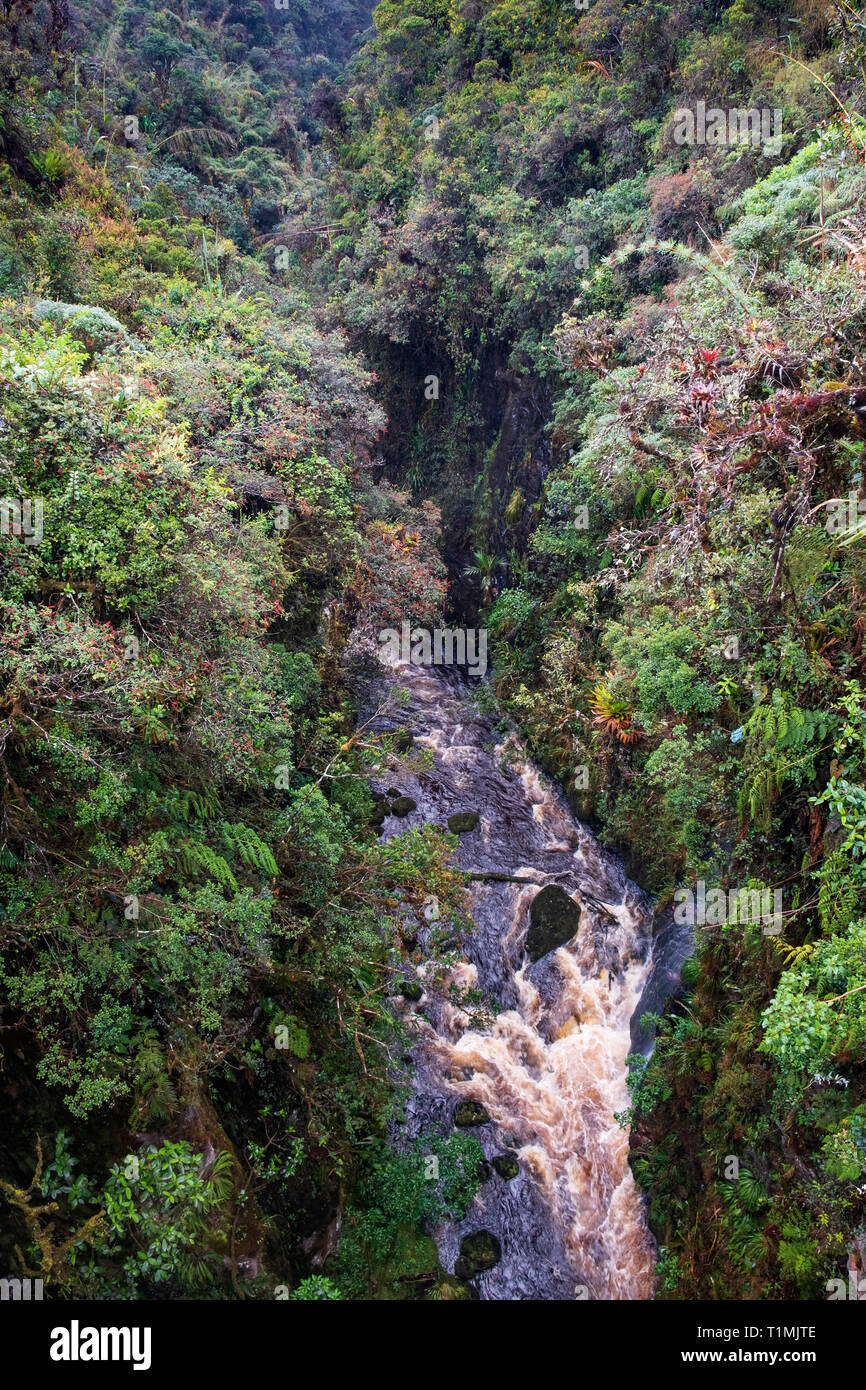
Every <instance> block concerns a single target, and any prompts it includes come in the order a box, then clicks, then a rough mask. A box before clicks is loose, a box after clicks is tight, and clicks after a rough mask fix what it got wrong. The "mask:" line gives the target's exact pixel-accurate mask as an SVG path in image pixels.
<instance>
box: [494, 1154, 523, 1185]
mask: <svg viewBox="0 0 866 1390" xmlns="http://www.w3.org/2000/svg"><path fill="white" fill-rule="evenodd" d="M493 1167H494V1168H495V1169H496V1171H497V1173H498V1174H499V1176H500V1178H504V1179H505V1181H506V1182H511V1179H512V1178H516V1177H517V1174H518V1173H519V1172H520V1164H519V1163H518V1162H517V1159H516V1158H515V1157H514V1154H497V1155H496V1157H495V1158H494V1159H493Z"/></svg>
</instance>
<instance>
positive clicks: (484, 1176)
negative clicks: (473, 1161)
mask: <svg viewBox="0 0 866 1390" xmlns="http://www.w3.org/2000/svg"><path fill="white" fill-rule="evenodd" d="M475 1171H476V1173H477V1174H478V1181H479V1182H482V1183H483V1182H489V1181H490V1179H491V1178H492V1177H493V1169H492V1168H491V1167H490V1164H489V1163H488V1162H487V1159H486V1158H479V1160H478V1166H477V1168H476V1169H475Z"/></svg>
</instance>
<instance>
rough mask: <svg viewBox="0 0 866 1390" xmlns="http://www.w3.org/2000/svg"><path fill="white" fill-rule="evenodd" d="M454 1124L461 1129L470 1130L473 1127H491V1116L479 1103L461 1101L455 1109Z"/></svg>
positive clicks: (475, 1101)
mask: <svg viewBox="0 0 866 1390" xmlns="http://www.w3.org/2000/svg"><path fill="white" fill-rule="evenodd" d="M454 1123H455V1125H458V1126H459V1128H460V1129H468V1128H469V1127H470V1126H471V1125H489V1124H490V1116H489V1115H488V1113H487V1111H486V1110H485V1109H484V1106H483V1105H482V1104H481V1103H480V1102H479V1101H477V1100H461V1101H460V1104H459V1105H457V1106H455V1108H454Z"/></svg>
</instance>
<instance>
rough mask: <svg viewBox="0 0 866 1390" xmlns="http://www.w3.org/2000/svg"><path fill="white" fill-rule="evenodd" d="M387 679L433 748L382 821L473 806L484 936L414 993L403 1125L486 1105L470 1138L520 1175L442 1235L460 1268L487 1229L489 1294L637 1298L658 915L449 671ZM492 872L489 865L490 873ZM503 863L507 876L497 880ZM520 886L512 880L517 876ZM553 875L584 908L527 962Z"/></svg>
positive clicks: (426, 1125) (398, 822)
mask: <svg viewBox="0 0 866 1390" xmlns="http://www.w3.org/2000/svg"><path fill="white" fill-rule="evenodd" d="M387 680H388V682H389V683H391V684H394V685H397V686H399V687H402V688H404V689H405V688H408V690H409V692H410V700H409V703H408V704H407V705H405V706H403V707H401V708H400V709H399V713H398V714H396V715H386V716H383V718H382V721H381V725H380V727H400V728H406V729H410V730H411V732H412V734H413V749H414V751H416V752H417V751H419V750H421V749H430V750H431V751H432V754H433V764H432V767H430V768H429V770H425V771H422V772H420V773H419V772H417V771H411V770H409V768H407V767H402V766H401V767H399V768H394V769H392V770H389V771H388V772H387V773H386V774H383V778H382V780H381V781H380V782H377V783H376V784H374V785H375V790H377V791H382V792H383V793H385V792H387V790H388V789H389V788H390V789H391V790H392V791H393V790H398V791H399V792H400V793H401V795H404V796H409V797H411V798H412V799H413V800H414V801H415V802H416V803H417V808H416V810H414V811H412V812H411V813H410V814H409V816H408V817H405V818H397V817H395V816H390V815H389V816H388V818H387V819H386V821H385V824H384V826H383V835H384V836H385V837H388V836H391V835H394V834H398V833H399V832H400V831H401V830H404V829H406V828H407V827H408V826H411V825H418V824H423V823H425V822H433V823H435V824H437V825H444V824H445V822H446V820H447V818H448V817H449V816H451V815H453V814H454V813H456V812H466V811H468V812H475V813H477V814H478V816H479V821H478V825H477V827H476V828H475V829H473V830H471V831H470V832H468V833H465V834H462V835H461V836H460V837H459V844H458V850H457V860H458V863H459V865H460V867H461V868H463V869H466V870H469V871H471V872H472V873H473V874H475V875H478V877H476V878H474V879H473V881H472V883H471V888H470V891H471V898H472V911H473V917H474V920H475V923H476V928H477V929H476V930H475V931H474V932H473V933H472V934H471V935H469V936H468V937H467V938H466V939H465V940H464V941H463V942H461V943H459V945H458V953H459V954H458V956H457V957H456V958H455V963H454V965H453V966H452V967H451V968H450V971H449V973H448V975H447V977H446V980H445V982H444V987H443V982H442V979H441V967H440V970H439V981H438V984H436V985H434V984H433V983H431V982H429V981H427V983H428V988H427V989H425V981H426V980H427V977H428V976H430V973H431V972H430V970H429V967H428V966H427V965H426V963H425V962H424V961H423V960H418V961H417V962H416V964H415V969H416V976H417V982H418V984H419V985H420V986H421V988H422V990H423V991H424V992H423V993H422V996H421V999H420V1000H418V1001H417V1002H415V1003H409V1002H408V1001H407V1003H406V1004H405V1006H404V1007H405V1009H406V1013H407V1021H408V1022H409V1024H410V1027H411V1029H412V1031H413V1034H414V1036H415V1037H416V1039H417V1041H416V1044H415V1046H414V1048H413V1060H414V1064H415V1065H414V1079H415V1093H414V1096H413V1098H412V1100H411V1102H410V1105H409V1109H408V1130H407V1131H404V1132H406V1133H408V1137H409V1138H412V1137H414V1136H416V1135H418V1134H420V1133H429V1132H430V1131H431V1129H432V1130H436V1131H438V1132H441V1133H448V1132H450V1130H451V1126H452V1123H453V1114H454V1109H455V1106H456V1105H457V1104H458V1103H459V1102H460V1101H464V1100H472V1101H476V1102H479V1103H480V1104H481V1105H483V1106H484V1107H485V1109H486V1111H487V1113H488V1115H489V1116H490V1123H486V1124H480V1125H478V1126H476V1127H474V1128H473V1129H471V1131H470V1132H471V1133H472V1134H474V1135H475V1136H476V1137H477V1138H478V1140H479V1142H480V1143H481V1146H482V1148H483V1150H484V1153H485V1156H486V1157H487V1158H488V1159H491V1158H492V1157H494V1156H496V1155H502V1154H504V1153H507V1154H509V1155H514V1156H515V1157H516V1159H517V1161H518V1164H519V1172H518V1175H517V1176H516V1177H515V1178H512V1179H511V1180H505V1179H504V1178H503V1177H501V1176H499V1175H498V1174H497V1173H494V1175H493V1176H492V1177H491V1178H490V1179H489V1181H487V1182H486V1183H484V1184H483V1185H482V1187H481V1189H480V1191H479V1194H478V1197H477V1198H476V1200H475V1202H474V1204H473V1206H472V1207H471V1208H470V1210H469V1212H468V1214H467V1216H466V1219H465V1220H464V1221H463V1222H462V1223H461V1224H460V1225H459V1226H443V1227H442V1228H441V1229H439V1230H437V1231H436V1232H435V1233H434V1234H435V1235H436V1239H437V1244H438V1246H439V1250H440V1257H441V1260H442V1263H443V1265H444V1267H445V1268H446V1269H449V1270H453V1268H454V1262H455V1259H456V1258H457V1256H458V1254H459V1248H460V1242H461V1240H462V1238H463V1237H464V1236H466V1235H468V1234H471V1233H473V1232H476V1231H480V1230H484V1231H489V1232H491V1233H492V1234H493V1235H495V1236H496V1238H497V1240H498V1241H499V1244H500V1247H501V1252H502V1253H501V1259H500V1261H499V1263H498V1264H496V1265H495V1267H494V1268H492V1269H489V1270H487V1271H485V1272H484V1273H481V1274H479V1275H477V1276H476V1278H475V1279H474V1280H473V1284H474V1287H475V1288H476V1290H477V1292H478V1294H479V1296H480V1297H481V1298H482V1299H533V1298H538V1299H573V1298H585V1297H588V1298H593V1299H639V1298H649V1297H651V1295H652V1289H653V1265H654V1258H655V1252H654V1246H653V1241H652V1238H651V1236H650V1234H649V1231H648V1229H647V1226H646V1221H645V1217H644V1211H643V1202H642V1198H641V1194H640V1192H639V1189H638V1188H637V1186H636V1184H635V1182H634V1180H633V1178H632V1175H631V1171H630V1169H629V1166H628V1135H627V1133H626V1132H625V1131H624V1130H623V1129H621V1128H620V1127H619V1125H618V1124H617V1123H616V1120H615V1119H614V1115H615V1113H616V1112H618V1111H623V1110H625V1109H626V1108H627V1107H628V1104H629V1095H628V1089H627V1086H626V1080H625V1078H626V1065H625V1059H626V1056H627V1055H628V1053H629V1051H630V1050H631V1043H630V1037H629V1024H630V1020H631V1017H632V1014H633V1013H634V1011H635V1009H636V1007H637V1004H638V1001H639V999H640V997H641V993H642V990H643V988H644V985H645V983H646V980H647V977H648V974H649V969H650V965H649V957H650V944H651V934H652V913H651V910H650V908H649V905H648V903H647V902H646V900H645V899H644V897H643V895H642V893H641V892H640V890H639V889H637V888H636V887H635V886H634V885H633V884H632V883H630V882H629V881H628V880H627V879H626V877H625V875H624V872H623V870H622V867H621V865H620V864H619V863H618V861H617V860H616V859H615V858H614V857H613V856H612V855H610V854H609V853H608V852H607V851H606V850H605V849H604V848H603V847H602V846H601V845H600V844H599V843H598V842H597V840H596V839H595V838H594V837H593V836H592V835H591V834H590V833H589V831H588V830H587V829H586V828H585V827H583V826H581V825H580V824H579V823H577V822H576V821H575V820H574V819H573V817H572V815H571V812H570V810H569V807H568V804H567V802H566V800H565V798H564V797H563V795H562V794H561V792H560V791H559V790H558V789H557V788H555V787H553V786H551V785H549V784H548V783H547V782H546V781H545V779H543V778H542V777H541V775H540V774H539V772H538V770H537V769H536V768H535V767H534V766H533V765H532V763H531V762H530V761H529V760H528V759H527V758H526V756H525V754H524V753H523V750H522V748H521V747H520V745H519V743H518V741H517V740H516V739H515V737H514V735H509V736H503V735H502V734H497V732H496V730H495V727H494V725H493V724H492V722H491V721H490V719H489V718H488V717H486V716H485V715H483V714H481V713H480V712H479V710H478V707H477V705H476V704H475V702H474V700H473V699H472V695H471V690H470V687H469V686H468V684H463V683H462V682H461V680H460V678H459V677H458V675H457V674H456V673H455V672H453V671H443V670H442V669H437V668H433V667H423V666H415V665H403V666H398V667H397V668H395V669H392V670H391V672H390V673H389V675H388V677H387ZM485 875H489V877H485ZM497 875H499V876H500V877H496V876H497ZM514 880H518V881H514ZM548 884H556V885H558V886H559V887H560V888H562V889H564V890H565V892H566V893H567V894H568V895H569V896H570V897H571V898H572V899H573V900H574V901H575V902H577V903H579V905H580V921H579V928H578V931H577V933H576V935H575V936H574V937H573V938H572V939H571V940H570V941H569V942H567V944H565V945H564V946H561V947H560V948H559V949H557V950H554V951H551V952H550V953H549V954H547V955H545V956H543V957H542V958H541V959H539V960H538V961H536V962H535V963H532V962H531V961H530V960H529V957H528V956H527V954H526V950H525V941H526V933H527V927H528V922H529V912H530V904H531V902H532V900H533V898H534V897H535V896H536V894H537V893H538V892H539V891H540V890H541V889H542V888H543V887H545V886H546V885H548ZM449 984H451V985H456V986H458V987H460V986H463V987H464V988H465V987H469V988H475V989H478V990H480V991H482V992H483V994H484V996H485V997H486V998H488V999H492V1000H494V1001H495V1002H496V1005H497V1006H498V1009H499V1012H498V1013H496V1014H495V1015H494V1016H492V1018H491V1021H490V1023H489V1025H483V1026H479V1025H478V1023H477V1022H476V1021H474V1020H473V1018H472V1017H470V1013H469V1012H467V1010H466V1009H465V1008H464V1007H463V1006H462V1005H461V1003H460V996H459V995H458V999H457V1002H455V1000H454V997H453V992H451V997H450V998H449V997H448V994H449V991H448V988H447V986H448V985H449Z"/></svg>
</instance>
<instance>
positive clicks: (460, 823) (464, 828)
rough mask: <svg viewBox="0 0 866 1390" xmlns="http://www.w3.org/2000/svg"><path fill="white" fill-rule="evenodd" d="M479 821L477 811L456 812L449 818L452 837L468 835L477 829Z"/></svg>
mask: <svg viewBox="0 0 866 1390" xmlns="http://www.w3.org/2000/svg"><path fill="white" fill-rule="evenodd" d="M479 820H480V817H479V815H478V812H477V811H456V812H455V813H454V815H453V816H449V817H448V829H449V830H450V831H451V834H452V835H467V834H468V833H469V831H470V830H474V829H475V827H476V825H477V824H478V821H479Z"/></svg>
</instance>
